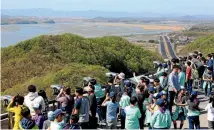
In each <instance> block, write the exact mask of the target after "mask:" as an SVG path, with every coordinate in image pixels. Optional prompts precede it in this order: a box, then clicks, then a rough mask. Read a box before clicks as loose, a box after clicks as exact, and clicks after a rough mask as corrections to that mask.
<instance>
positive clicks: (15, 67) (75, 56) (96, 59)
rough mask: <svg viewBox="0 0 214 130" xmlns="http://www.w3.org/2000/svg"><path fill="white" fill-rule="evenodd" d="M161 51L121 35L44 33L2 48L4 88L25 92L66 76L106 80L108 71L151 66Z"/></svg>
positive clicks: (75, 80)
mask: <svg viewBox="0 0 214 130" xmlns="http://www.w3.org/2000/svg"><path fill="white" fill-rule="evenodd" d="M156 59H161V58H160V57H159V56H158V55H157V54H154V53H152V52H150V51H146V50H144V49H142V48H140V47H138V46H135V45H132V44H130V43H129V42H128V41H127V40H124V39H122V38H121V37H102V38H84V37H80V36H77V35H73V34H63V35H56V36H51V35H44V36H40V37H36V38H33V39H30V40H26V41H23V42H21V43H18V44H17V45H14V46H10V47H7V48H2V69H1V70H2V82H1V87H2V92H3V93H5V94H12V95H14V94H18V93H25V92H26V87H27V86H28V85H29V84H35V85H37V86H38V88H39V89H46V90H47V92H48V93H49V94H48V95H50V89H49V86H50V84H54V83H60V81H61V79H64V80H65V85H66V86H69V87H71V88H74V87H76V86H81V80H82V78H83V77H84V76H92V77H95V78H97V79H98V81H100V82H102V83H103V82H105V80H106V79H105V72H107V71H108V70H110V71H115V72H121V71H123V72H125V73H126V74H127V75H130V74H131V72H132V71H136V72H138V73H143V72H146V71H148V69H150V70H151V68H152V66H153V65H152V61H153V60H156Z"/></svg>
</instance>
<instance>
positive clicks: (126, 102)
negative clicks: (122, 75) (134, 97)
mask: <svg viewBox="0 0 214 130" xmlns="http://www.w3.org/2000/svg"><path fill="white" fill-rule="evenodd" d="M129 104H130V97H129V96H128V92H127V89H126V88H125V89H124V93H123V95H122V97H121V99H120V102H119V105H120V118H121V129H125V119H126V113H125V112H124V109H125V107H127V106H129Z"/></svg>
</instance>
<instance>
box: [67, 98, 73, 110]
mask: <svg viewBox="0 0 214 130" xmlns="http://www.w3.org/2000/svg"><path fill="white" fill-rule="evenodd" d="M66 99H67V100H68V103H67V106H66V107H65V111H66V112H72V110H73V106H74V97H73V96H70V99H69V98H68V97H67V96H66Z"/></svg>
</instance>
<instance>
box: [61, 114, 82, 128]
mask: <svg viewBox="0 0 214 130" xmlns="http://www.w3.org/2000/svg"><path fill="white" fill-rule="evenodd" d="M78 121H79V116H78V115H77V114H75V115H71V118H70V122H69V123H68V124H67V125H66V126H65V127H64V130H80V129H82V128H81V126H80V125H79V123H78Z"/></svg>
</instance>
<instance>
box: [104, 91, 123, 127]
mask: <svg viewBox="0 0 214 130" xmlns="http://www.w3.org/2000/svg"><path fill="white" fill-rule="evenodd" d="M109 99H110V101H108V100H109ZM102 106H107V112H106V120H107V129H116V128H117V110H118V108H119V107H118V104H117V103H116V96H115V94H114V92H111V93H110V95H109V97H108V96H107V97H106V99H105V100H104V102H103V103H102Z"/></svg>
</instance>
